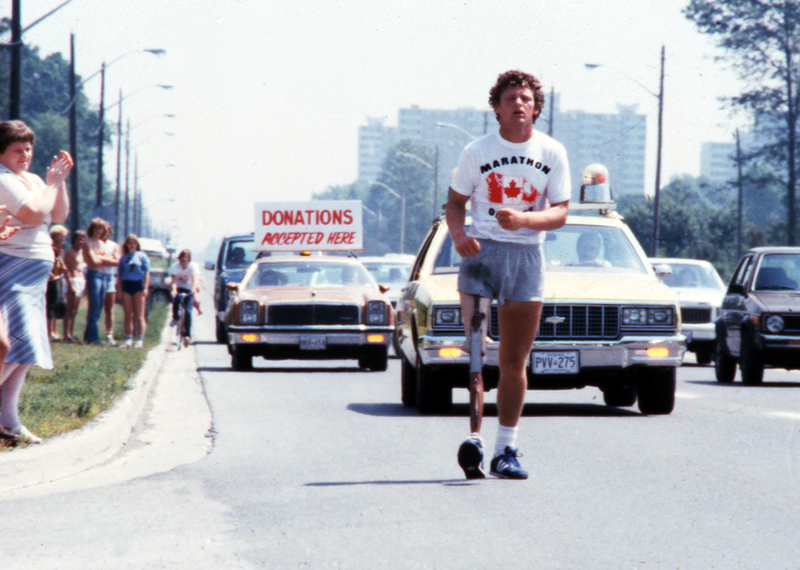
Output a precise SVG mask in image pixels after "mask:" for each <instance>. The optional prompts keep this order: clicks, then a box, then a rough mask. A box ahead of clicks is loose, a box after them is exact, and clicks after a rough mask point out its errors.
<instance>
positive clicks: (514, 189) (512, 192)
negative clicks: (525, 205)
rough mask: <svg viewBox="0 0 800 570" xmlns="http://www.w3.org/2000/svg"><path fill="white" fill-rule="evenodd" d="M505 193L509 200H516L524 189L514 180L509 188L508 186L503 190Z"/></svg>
mask: <svg viewBox="0 0 800 570" xmlns="http://www.w3.org/2000/svg"><path fill="white" fill-rule="evenodd" d="M503 191H504V192H505V195H506V196H508V197H509V198H516V197H517V196H519V195H520V194H521V193H522V188H521V187H520V186H517V183H516V182H515V181H514V180H512V181H511V182H510V183H509V184H508V186H506V187H505V188H504V189H503Z"/></svg>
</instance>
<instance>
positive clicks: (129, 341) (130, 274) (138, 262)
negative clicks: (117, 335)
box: [117, 234, 150, 348]
mask: <svg viewBox="0 0 800 570" xmlns="http://www.w3.org/2000/svg"><path fill="white" fill-rule="evenodd" d="M122 251H123V254H122V258H121V259H120V260H119V265H118V266H117V292H119V293H120V294H121V295H122V311H123V313H124V315H125V344H123V347H125V348H130V347H131V346H133V347H134V348H142V346H143V343H144V333H145V330H146V328H147V321H146V319H145V315H144V308H145V301H146V300H147V295H148V293H149V290H150V259H149V258H148V257H147V256H146V255H145V254H144V253H142V252H141V251H139V238H138V237H136V235H135V234H130V235H128V237H126V238H125V242H124V243H123V244H122ZM135 328H137V329H138V330H137V331H136V343H135V344H134V343H133V334H134V329H135Z"/></svg>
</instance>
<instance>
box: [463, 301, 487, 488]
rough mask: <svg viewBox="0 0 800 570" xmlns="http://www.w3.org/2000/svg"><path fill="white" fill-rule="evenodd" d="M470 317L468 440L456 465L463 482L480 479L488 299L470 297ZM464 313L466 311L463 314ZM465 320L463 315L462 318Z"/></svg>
mask: <svg viewBox="0 0 800 570" xmlns="http://www.w3.org/2000/svg"><path fill="white" fill-rule="evenodd" d="M472 301H473V302H472V316H471V318H470V326H469V330H468V333H469V338H468V339H467V342H466V346H465V347H464V348H465V349H466V350H468V351H469V354H470V359H469V430H470V437H469V438H468V439H467V440H466V441H464V443H462V444H461V447H460V448H459V450H458V464H459V465H460V466H461V468H462V469H463V470H464V475H465V476H466V478H467V479H483V478H484V477H486V474H485V473H484V471H483V440H482V439H481V437H480V431H481V421H482V420H483V393H484V388H483V372H482V369H483V356H484V354H485V352H486V330H487V328H488V320H489V319H488V318H487V317H488V309H489V306H490V305H491V299H487V298H485V297H481V296H480V295H472ZM465 312H466V311H465ZM464 316H465V317H466V315H464Z"/></svg>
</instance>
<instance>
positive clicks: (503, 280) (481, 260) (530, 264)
mask: <svg viewBox="0 0 800 570" xmlns="http://www.w3.org/2000/svg"><path fill="white" fill-rule="evenodd" d="M478 241H479V242H480V244H481V252H480V253H479V254H478V256H477V257H465V258H463V259H462V260H461V268H460V270H459V272H458V291H459V292H460V293H469V294H473V295H476V294H477V295H480V296H481V297H489V298H493V299H497V302H498V303H499V304H501V305H502V304H503V303H504V302H505V301H521V302H528V301H542V298H543V295H544V255H543V252H542V247H541V246H540V245H539V244H536V245H530V244H522V243H508V242H501V241H493V240H486V239H481V240H478Z"/></svg>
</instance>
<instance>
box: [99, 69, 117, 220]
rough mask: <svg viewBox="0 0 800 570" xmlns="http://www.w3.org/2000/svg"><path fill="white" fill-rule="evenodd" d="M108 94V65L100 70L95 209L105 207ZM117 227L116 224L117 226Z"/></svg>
mask: <svg viewBox="0 0 800 570" xmlns="http://www.w3.org/2000/svg"><path fill="white" fill-rule="evenodd" d="M105 92H106V64H105V62H103V66H102V67H101V68H100V110H99V112H98V116H99V117H100V128H99V129H98V130H97V188H96V190H95V197H94V207H95V208H100V206H102V205H103V142H104V140H103V139H104V138H105V136H104V135H105V124H106V119H105V112H104V111H105V109H104V107H103V103H104V99H105ZM115 225H116V224H115Z"/></svg>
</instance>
